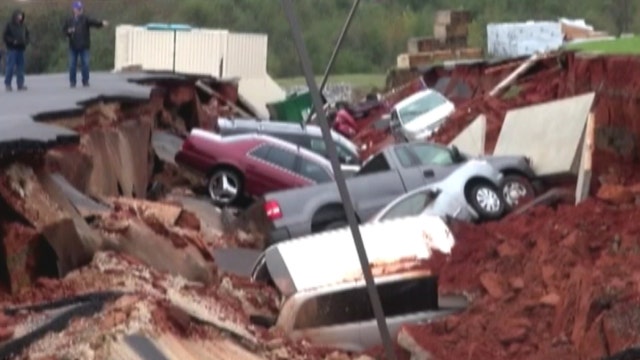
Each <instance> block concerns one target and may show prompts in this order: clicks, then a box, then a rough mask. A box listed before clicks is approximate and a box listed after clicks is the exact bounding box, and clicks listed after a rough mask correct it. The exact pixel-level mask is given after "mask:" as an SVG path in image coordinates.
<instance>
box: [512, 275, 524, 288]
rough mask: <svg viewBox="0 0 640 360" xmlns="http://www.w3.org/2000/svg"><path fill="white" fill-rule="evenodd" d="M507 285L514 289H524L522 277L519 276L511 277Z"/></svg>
mask: <svg viewBox="0 0 640 360" xmlns="http://www.w3.org/2000/svg"><path fill="white" fill-rule="evenodd" d="M509 285H511V287H512V288H513V289H515V290H522V289H524V279H522V278H521V277H517V278H513V279H510V280H509Z"/></svg>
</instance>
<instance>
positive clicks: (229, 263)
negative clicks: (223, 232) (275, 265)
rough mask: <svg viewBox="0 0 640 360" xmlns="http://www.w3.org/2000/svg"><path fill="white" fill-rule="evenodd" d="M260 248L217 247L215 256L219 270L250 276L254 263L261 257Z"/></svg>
mask: <svg viewBox="0 0 640 360" xmlns="http://www.w3.org/2000/svg"><path fill="white" fill-rule="evenodd" d="M260 254H261V252H260V251H258V250H251V249H243V248H228V249H216V250H214V251H213V258H214V260H215V262H216V265H217V266H218V270H220V271H223V272H226V273H231V274H234V275H238V276H245V277H250V276H251V271H252V270H253V265H254V264H255V263H256V261H257V260H258V258H259V257H260Z"/></svg>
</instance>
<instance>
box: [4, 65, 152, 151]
mask: <svg viewBox="0 0 640 360" xmlns="http://www.w3.org/2000/svg"><path fill="white" fill-rule="evenodd" d="M129 76H131V77H133V76H140V75H138V74H117V73H110V72H94V73H92V74H91V86H90V87H87V88H84V87H82V86H80V87H78V88H74V89H72V88H70V87H69V80H68V77H67V75H66V74H44V75H27V78H26V83H27V86H28V88H29V89H28V90H27V91H13V92H0V153H15V152H19V151H24V150H33V148H34V147H35V148H38V147H41V148H48V147H51V146H53V145H57V144H60V143H64V142H75V141H77V140H78V136H77V134H75V133H74V132H73V131H69V130H68V129H65V128H62V127H58V126H52V125H47V124H44V123H37V122H34V118H36V117H42V116H45V115H48V114H59V113H76V112H79V111H82V105H83V104H86V103H90V102H92V101H97V100H101V99H115V100H121V101H126V100H131V101H144V100H146V99H148V98H149V96H150V93H151V88H150V87H148V86H143V85H137V84H133V83H131V82H129V81H128V78H129Z"/></svg>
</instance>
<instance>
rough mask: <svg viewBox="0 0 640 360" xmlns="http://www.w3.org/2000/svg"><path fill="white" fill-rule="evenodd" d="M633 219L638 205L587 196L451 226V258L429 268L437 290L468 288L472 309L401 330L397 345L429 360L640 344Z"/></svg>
mask: <svg viewBox="0 0 640 360" xmlns="http://www.w3.org/2000/svg"><path fill="white" fill-rule="evenodd" d="M625 191H630V190H629V189H625ZM639 216H640V207H639V206H637V205H635V203H624V204H622V205H617V206H613V205H610V204H608V203H607V202H604V201H599V200H596V199H589V200H587V201H585V202H584V203H582V204H580V205H579V206H577V207H573V206H560V207H559V208H558V209H557V210H553V209H549V208H542V207H540V208H535V209H533V210H531V211H530V212H529V213H525V214H523V215H521V216H519V217H511V218H508V219H504V220H502V221H499V222H494V223H486V224H483V225H471V224H464V223H456V224H454V225H453V226H452V231H453V233H454V236H455V238H456V240H457V243H456V245H455V246H454V248H453V251H452V254H451V255H450V256H445V255H443V254H437V255H436V256H435V257H434V258H432V259H430V260H429V264H430V267H431V268H432V269H433V270H434V272H437V273H439V290H440V291H441V292H443V293H466V294H469V297H470V298H471V299H472V302H471V304H470V307H469V308H468V310H466V311H465V312H464V313H462V314H459V315H455V316H454V317H450V318H449V319H448V320H447V321H442V322H436V323H433V324H431V325H416V326H406V327H405V328H404V329H403V333H402V336H403V337H404V338H405V339H404V340H403V341H404V342H405V343H409V344H410V343H413V342H414V343H415V344H418V345H419V348H420V349H421V351H427V352H428V353H430V354H431V355H432V356H433V359H461V358H468V357H472V358H474V359H480V360H482V359H513V358H518V359H552V358H556V359H560V358H562V359H577V358H582V359H587V358H599V357H603V356H607V355H610V354H614V353H617V352H620V351H622V350H625V349H627V348H629V347H631V346H632V345H633V344H636V343H638V342H639V341H640V328H639V327H638V326H636V325H634V324H635V323H634V321H635V320H634V319H635V317H636V315H637V314H640V311H639V310H638V309H640V306H639V305H640V304H638V302H637V299H638V298H639V296H640V286H638V284H637V280H638V279H640V273H638V271H637V270H636V269H637V268H638V265H640V260H639V259H640V258H638V256H637V254H638V252H639V251H640V223H638V222H637V221H635V220H634V219H637V218H638V217H639ZM636 313H637V314H636ZM454 318H455V319H456V321H455V326H451V321H452V320H451V319H454ZM407 337H408V338H409V339H407ZM413 347H415V346H412V348H413ZM414 351H415V350H414Z"/></svg>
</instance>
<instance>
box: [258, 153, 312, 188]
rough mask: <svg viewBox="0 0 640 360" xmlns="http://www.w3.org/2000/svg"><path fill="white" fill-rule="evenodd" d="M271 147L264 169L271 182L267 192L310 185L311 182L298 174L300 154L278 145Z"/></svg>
mask: <svg viewBox="0 0 640 360" xmlns="http://www.w3.org/2000/svg"><path fill="white" fill-rule="evenodd" d="M270 146H271V148H270V150H269V154H268V155H267V159H266V162H265V169H264V174H265V176H268V177H269V180H270V181H269V188H268V189H265V192H271V191H276V190H283V189H289V188H294V187H299V186H304V185H309V183H310V182H309V180H307V179H305V178H303V177H302V176H300V175H298V174H297V173H296V168H297V167H298V161H299V159H298V158H299V157H298V153H297V152H294V151H292V150H289V149H286V148H284V147H280V146H277V145H270Z"/></svg>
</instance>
